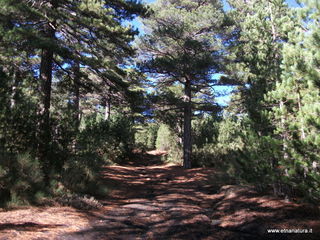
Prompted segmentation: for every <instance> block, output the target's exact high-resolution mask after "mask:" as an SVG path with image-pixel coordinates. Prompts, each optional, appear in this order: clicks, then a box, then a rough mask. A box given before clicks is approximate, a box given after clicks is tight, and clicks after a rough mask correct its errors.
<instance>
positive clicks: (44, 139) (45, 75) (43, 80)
mask: <svg viewBox="0 0 320 240" xmlns="http://www.w3.org/2000/svg"><path fill="white" fill-rule="evenodd" d="M51 7H52V9H53V8H56V7H57V3H56V1H52V2H51ZM43 36H44V37H45V38H47V39H48V40H49V41H50V40H52V41H54V39H55V27H54V23H52V22H51V23H50V22H48V23H47V24H46V25H45V27H44V30H43ZM52 67H53V48H52V46H46V47H44V48H43V49H42V52H41V63H40V123H39V139H38V140H39V144H38V154H39V159H40V162H41V165H42V170H43V174H44V181H45V184H49V180H50V179H49V176H50V170H51V167H52V164H51V162H50V160H49V156H48V153H49V150H50V145H51V144H50V142H51V128H50V105H51V85H52Z"/></svg>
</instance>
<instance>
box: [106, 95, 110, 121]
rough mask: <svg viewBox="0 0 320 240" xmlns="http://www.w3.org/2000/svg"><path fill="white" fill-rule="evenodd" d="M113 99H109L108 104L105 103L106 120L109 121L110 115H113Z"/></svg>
mask: <svg viewBox="0 0 320 240" xmlns="http://www.w3.org/2000/svg"><path fill="white" fill-rule="evenodd" d="M110 101H111V98H110V97H109V98H107V100H106V102H105V105H106V106H105V109H104V120H108V119H109V118H110V114H111V102H110Z"/></svg>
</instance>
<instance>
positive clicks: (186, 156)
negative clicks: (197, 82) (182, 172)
mask: <svg viewBox="0 0 320 240" xmlns="http://www.w3.org/2000/svg"><path fill="white" fill-rule="evenodd" d="M184 93H185V106H184V122H183V123H184V129H183V130H184V132H183V167H184V168H191V153H192V143H191V117H192V109H191V82H190V80H189V79H186V83H185V89H184Z"/></svg>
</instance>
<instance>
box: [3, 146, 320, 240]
mask: <svg viewBox="0 0 320 240" xmlns="http://www.w3.org/2000/svg"><path fill="white" fill-rule="evenodd" d="M161 154H163V153H161V152H149V154H144V155H143V156H142V155H141V158H137V159H138V161H137V160H132V162H130V163H129V164H128V165H126V166H109V167H105V168H104V170H103V177H104V179H105V181H106V182H107V183H108V184H109V185H110V186H113V190H112V191H111V193H110V194H109V196H108V197H106V198H104V199H100V201H101V203H102V204H103V207H102V208H101V209H99V210H94V211H82V210H77V209H74V208H71V207H59V206H56V207H41V208H40V207H38V208H36V207H30V208H26V209H19V210H14V211H7V212H0V240H5V239H65V240H71V239H72V240H77V239H94V240H98V239H124V240H129V239H164V240H166V239H225V240H227V239H228V240H231V239H234V240H236V239H255V240H256V239H320V218H319V209H318V208H316V207H312V206H311V205H303V204H295V203H291V202H285V201H284V200H281V199H277V198H275V197H272V196H268V195H267V196H263V195H259V194H258V193H256V192H255V191H254V189H253V188H251V187H246V186H235V185H225V184H223V183H222V182H220V179H219V177H218V176H220V175H221V174H220V173H218V172H215V170H214V169H205V168H195V169H188V170H186V169H183V168H181V167H179V166H173V165H163V164H161V161H160V156H159V155H161ZM223 185H224V186H223ZM268 228H277V229H283V228H287V229H308V230H309V229H312V232H313V233H300V234H294V233H291V234H268V233H266V229H268Z"/></svg>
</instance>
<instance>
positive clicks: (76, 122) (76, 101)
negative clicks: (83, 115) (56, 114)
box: [73, 61, 81, 131]
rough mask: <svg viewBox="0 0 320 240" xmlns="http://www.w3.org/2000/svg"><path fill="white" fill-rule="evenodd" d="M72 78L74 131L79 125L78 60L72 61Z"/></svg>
mask: <svg viewBox="0 0 320 240" xmlns="http://www.w3.org/2000/svg"><path fill="white" fill-rule="evenodd" d="M73 71H74V79H73V94H74V95H73V104H74V116H73V119H74V128H75V130H76V131H78V129H79V125H80V77H81V76H80V64H79V62H78V61H76V62H75V63H74V69H73Z"/></svg>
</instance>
